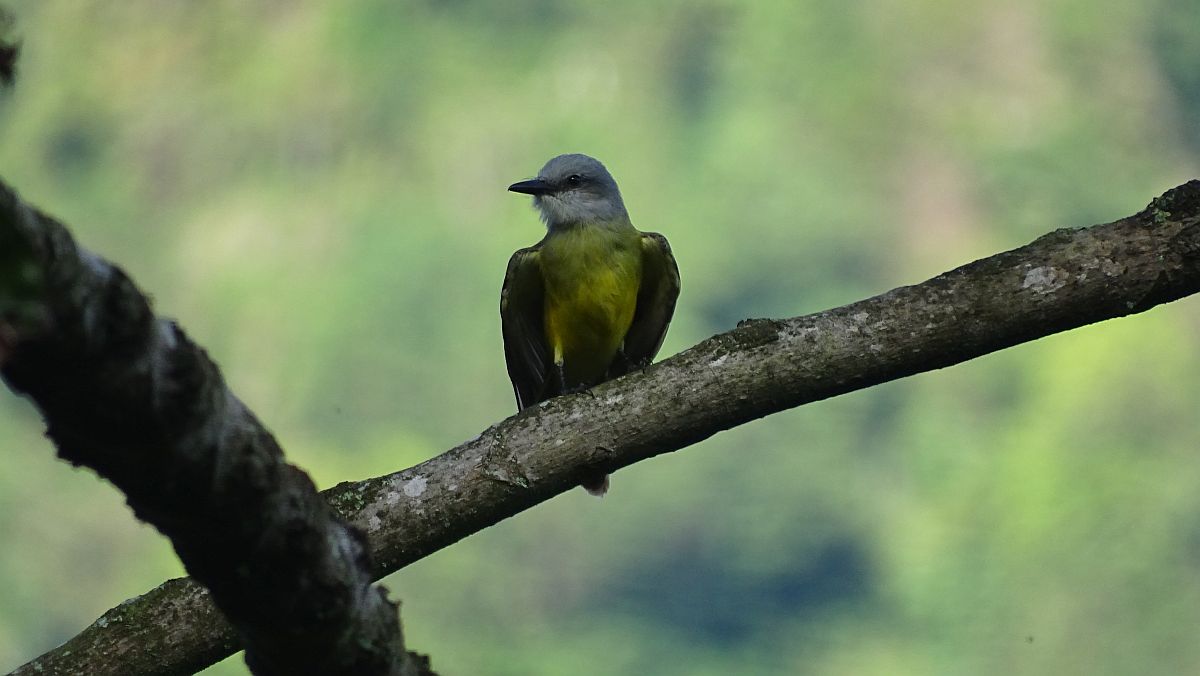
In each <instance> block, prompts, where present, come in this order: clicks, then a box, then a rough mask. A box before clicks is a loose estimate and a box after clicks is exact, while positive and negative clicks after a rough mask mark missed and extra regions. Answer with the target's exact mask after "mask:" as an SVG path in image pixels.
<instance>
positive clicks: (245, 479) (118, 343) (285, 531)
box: [0, 184, 419, 676]
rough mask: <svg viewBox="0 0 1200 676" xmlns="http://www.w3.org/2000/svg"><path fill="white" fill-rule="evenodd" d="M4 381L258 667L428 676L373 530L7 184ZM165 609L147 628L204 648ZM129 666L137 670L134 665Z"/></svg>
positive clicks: (170, 598)
mask: <svg viewBox="0 0 1200 676" xmlns="http://www.w3.org/2000/svg"><path fill="white" fill-rule="evenodd" d="M0 375H2V376H3V378H4V380H5V381H6V382H7V383H8V385H9V386H10V387H11V388H12V389H13V390H14V391H15V392H19V393H22V394H24V395H26V396H28V397H29V398H31V399H32V400H33V402H34V404H35V405H36V406H37V407H38V409H39V410H40V411H41V413H42V415H43V417H44V418H45V421H46V425H47V435H48V436H49V437H50V439H51V440H52V441H53V442H54V444H55V446H56V447H57V449H58V454H59V456H60V457H62V458H63V459H65V460H68V461H70V462H72V463H74V464H77V465H86V466H88V467H90V468H92V469H94V470H96V471H97V472H98V473H99V474H100V475H101V476H104V477H105V478H106V479H108V480H109V481H111V482H112V483H113V484H115V485H116V486H117V487H118V488H120V489H121V490H122V491H124V493H125V495H126V497H127V498H128V501H129V505H130V506H131V507H132V508H133V510H134V512H135V513H136V514H137V516H138V517H139V518H141V519H143V520H145V521H147V522H149V523H151V524H153V525H154V526H156V527H157V528H158V529H159V530H160V531H162V533H163V534H164V535H166V536H167V537H169V538H170V539H171V542H172V544H173V545H174V547H175V551H176V552H177V553H178V554H179V557H180V560H182V561H183V563H184V565H185V566H186V567H187V569H188V572H189V573H190V574H191V575H192V576H193V577H194V578H195V579H196V580H198V581H200V582H201V583H202V584H203V585H204V586H205V587H207V588H208V589H209V590H211V592H212V595H211V596H212V598H213V599H215V601H216V605H217V606H218V607H219V608H220V610H221V613H222V614H223V615H224V616H225V617H226V618H228V619H229V621H230V622H231V623H232V625H233V626H234V627H235V628H236V631H237V633H238V635H239V636H240V637H241V640H242V641H243V643H244V645H245V646H246V647H247V651H246V662H247V664H249V665H250V667H251V670H252V671H253V672H254V673H256V674H261V675H264V676H276V675H280V676H282V675H288V676H291V675H294V674H347V675H349V674H376V675H380V676H382V675H388V676H394V675H400V674H415V673H417V667H418V666H419V661H418V660H416V659H413V658H412V657H410V656H409V655H408V654H407V653H406V652H405V650H404V644H403V638H402V636H401V634H400V626H399V617H398V615H397V612H396V606H395V604H393V603H391V602H390V601H388V600H387V598H386V592H385V590H383V589H382V588H377V587H373V586H372V584H371V579H372V578H371V573H372V572H373V567H372V564H371V563H370V553H369V549H368V547H367V544H366V541H365V539H364V537H363V535H362V533H361V531H359V530H358V529H356V528H353V527H351V526H349V525H348V524H347V523H346V522H345V521H344V520H343V519H341V518H339V517H337V516H336V515H335V514H334V513H333V512H332V510H331V509H330V508H329V505H328V504H327V503H326V502H325V501H324V500H323V499H322V498H321V496H320V495H319V494H318V493H317V491H316V488H315V486H314V485H313V483H312V481H311V480H309V478H308V476H307V475H306V474H304V473H303V472H302V471H300V470H299V469H297V468H296V467H294V466H292V465H289V464H287V462H285V460H284V457H283V452H282V451H281V450H280V448H279V445H278V444H277V443H276V441H275V439H274V438H273V437H272V436H271V434H270V433H269V432H268V431H267V430H266V429H265V428H264V427H263V426H262V425H261V424H260V423H259V422H258V421H257V420H256V419H255V417H254V415H253V413H251V412H250V411H249V410H248V409H247V408H246V407H245V406H243V405H242V403H241V402H240V401H239V400H238V399H237V397H235V396H234V395H233V394H232V393H231V392H230V391H229V389H228V388H227V387H226V386H225V383H224V380H223V379H222V377H221V374H220V372H219V370H218V369H217V367H216V366H215V365H214V364H213V362H212V361H211V360H210V359H209V358H208V356H207V355H206V354H205V353H204V351H203V350H202V349H200V348H199V347H198V346H196V345H195V344H194V343H192V342H191V341H190V340H189V339H188V337H187V336H186V335H185V334H184V333H183V331H182V330H180V329H179V327H178V326H176V325H175V324H174V323H172V322H170V321H168V320H165V319H161V318H158V317H156V316H155V315H154V313H153V311H152V310H151V308H150V305H149V302H148V301H147V299H146V298H145V296H143V295H142V294H141V293H140V292H139V291H138V290H137V288H136V287H135V286H134V285H133V283H132V282H131V281H130V280H129V278H128V277H126V275H125V274H124V273H123V272H122V271H121V270H120V269H119V268H116V267H114V266H112V265H110V264H108V263H107V262H105V261H103V260H102V259H100V258H98V257H96V256H94V255H92V254H90V253H89V252H87V251H86V250H83V249H81V248H79V247H77V246H76V244H75V242H74V241H73V240H72V238H71V236H70V234H69V233H68V232H67V230H66V229H65V228H64V227H63V226H62V225H61V224H60V223H58V222H57V221H55V220H54V219H52V218H49V217H47V216H46V215H44V214H41V213H39V212H37V211H36V210H34V209H31V208H30V207H28V206H27V205H25V204H23V203H22V202H21V201H20V200H19V199H18V198H17V196H16V195H15V194H14V193H13V192H12V191H11V190H9V189H8V188H7V187H6V186H4V185H3V184H0ZM155 598H157V599H159V602H160V603H162V604H164V605H163V606H157V605H156V606H155V607H156V608H157V609H158V610H159V611H165V613H166V615H165V616H164V615H163V614H161V613H160V614H159V615H158V616H157V617H155V620H156V622H158V624H156V625H155V626H153V627H147V626H146V625H142V626H143V628H145V629H147V630H150V631H152V632H153V636H155V637H157V638H158V639H159V640H162V639H172V640H183V641H192V640H193V635H192V634H190V633H189V634H187V637H186V638H180V637H179V635H178V634H177V633H175V632H177V631H178V629H179V628H180V627H181V626H186V622H181V621H180V619H179V618H178V617H177V616H176V617H174V618H172V617H171V615H172V614H173V613H177V612H178V608H179V607H180V606H179V605H178V603H179V602H182V601H184V600H185V599H179V598H176V597H175V596H174V595H173V593H172V592H171V591H170V590H160V591H159V593H157V594H156V595H155ZM135 614H136V616H137V620H138V621H144V620H146V619H149V617H150V616H149V615H147V614H144V613H141V612H140V609H139V608H118V609H116V610H114V611H112V612H110V613H109V614H108V615H106V617H107V618H108V619H107V620H106V621H103V622H101V623H98V624H107V625H108V626H121V625H122V624H123V622H122V621H121V620H122V617H125V618H129V619H130V623H131V624H132V623H133V620H132V618H133V616H134V615H135ZM208 615H209V618H210V620H211V619H213V618H214V617H215V613H213V612H212V611H211V610H210V611H209V612H208ZM189 619H190V618H189ZM148 637H149V636H148V635H145V634H144V635H143V636H142V638H143V639H145V638H148ZM232 647H233V646H232V644H231V643H230V642H228V641H227V640H226V641H225V642H223V643H221V644H219V645H218V646H215V647H210V648H209V649H208V651H207V652H205V653H204V654H203V655H202V656H201V655H199V654H197V655H196V656H193V657H191V658H190V659H189V660H188V663H187V664H186V665H180V666H179V667H177V668H175V667H173V668H174V669H175V672H176V673H179V672H180V670H194V669H196V668H199V667H202V666H204V662H206V661H211V660H212V659H213V658H214V657H217V656H219V655H220V654H221V653H228V652H229V651H230V649H231V648H232ZM138 649H139V650H140V651H141V657H142V658H143V661H142V663H141V664H142V665H143V666H139V667H138V668H146V667H149V668H153V669H155V670H156V672H157V673H167V672H168V671H167V670H164V669H163V668H162V665H161V664H160V665H158V666H153V665H148V664H147V663H146V659H145V658H147V657H149V656H152V655H153V654H154V651H155V649H154V646H153V645H143V646H139V647H138ZM108 655H111V652H110V651H106V650H105V649H104V647H103V646H94V647H93V650H89V651H88V652H86V653H74V654H67V653H66V652H65V651H63V652H60V653H58V654H57V655H56V656H55V657H54V658H52V659H49V660H47V661H45V662H44V663H43V664H41V665H34V666H33V667H32V669H33V670H34V671H36V672H38V673H87V674H93V673H100V672H101V671H102V670H103V668H110V667H103V668H96V665H97V663H103V662H104V661H105V660H107V659H108ZM38 666H41V667H42V668H41V669H39V668H38ZM48 667H53V669H50V668H48ZM120 671H121V673H126V674H128V673H136V672H135V671H134V666H133V665H132V664H131V665H128V668H126V667H122V668H121V669H120Z"/></svg>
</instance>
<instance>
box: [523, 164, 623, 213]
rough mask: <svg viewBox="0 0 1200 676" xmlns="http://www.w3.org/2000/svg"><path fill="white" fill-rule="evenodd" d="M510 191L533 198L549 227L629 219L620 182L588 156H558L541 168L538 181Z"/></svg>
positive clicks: (524, 183) (527, 182) (535, 180)
mask: <svg viewBox="0 0 1200 676" xmlns="http://www.w3.org/2000/svg"><path fill="white" fill-rule="evenodd" d="M508 189H509V190H511V191H513V192H522V193H525V194H527V195H533V205H534V206H536V207H537V209H538V212H540V213H541V215H542V220H543V221H545V222H546V225H547V226H548V227H550V228H555V227H559V226H567V225H577V224H581V223H599V224H607V223H612V222H622V223H624V222H627V221H628V220H629V214H627V213H626V212H625V204H624V203H623V202H622V201H621V191H620V190H618V189H617V182H616V181H614V180H613V177H612V175H611V174H609V173H608V170H607V169H605V168H604V165H603V164H600V161H599V160H597V159H595V158H592V157H588V156H587V155H580V154H578V153H573V154H570V155H559V156H558V157H556V158H554V159H552V160H550V161H549V162H547V163H546V166H544V167H542V170H541V171H539V172H538V175H537V178H534V179H530V180H528V181H521V182H519V183H514V184H512V185H510V186H508Z"/></svg>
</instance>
